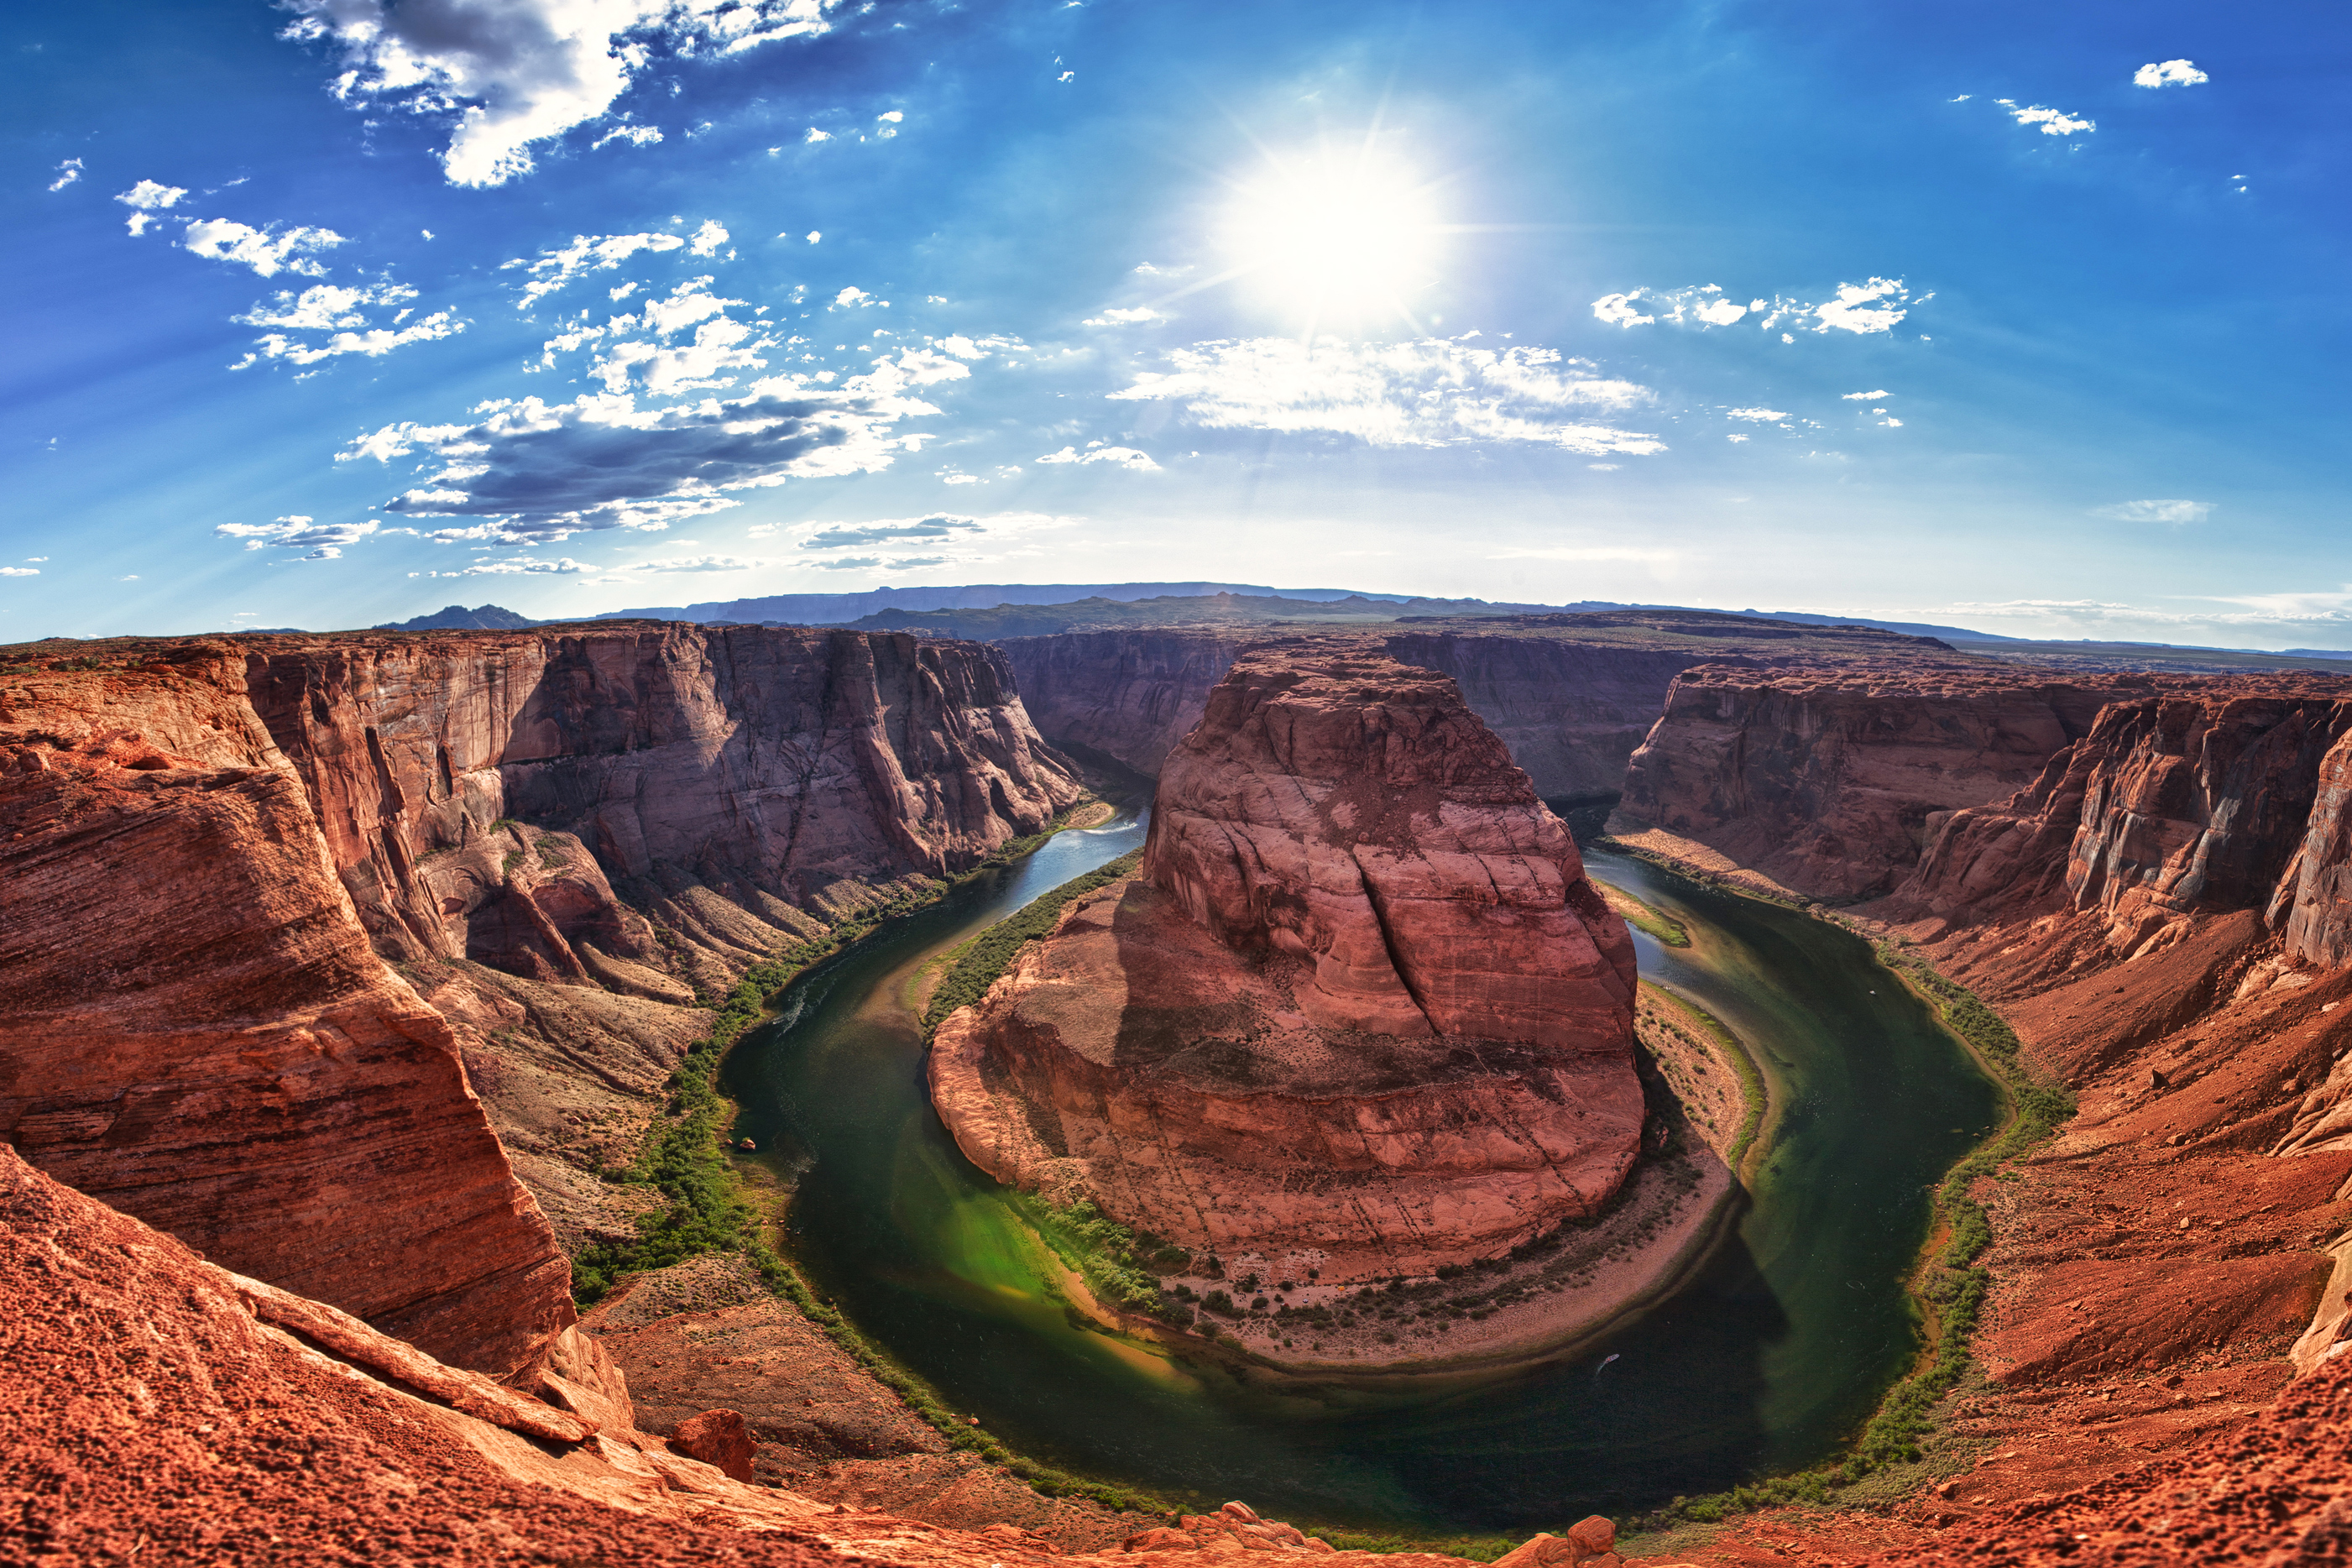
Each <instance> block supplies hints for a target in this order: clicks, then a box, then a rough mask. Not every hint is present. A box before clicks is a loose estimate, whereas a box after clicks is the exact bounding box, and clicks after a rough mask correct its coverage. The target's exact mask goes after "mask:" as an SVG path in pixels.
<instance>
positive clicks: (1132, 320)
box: [1081, 305, 1165, 327]
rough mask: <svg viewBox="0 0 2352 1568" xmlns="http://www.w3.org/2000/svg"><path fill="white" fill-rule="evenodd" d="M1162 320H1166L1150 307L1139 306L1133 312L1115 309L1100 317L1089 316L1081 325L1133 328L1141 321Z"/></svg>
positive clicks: (1106, 311)
mask: <svg viewBox="0 0 2352 1568" xmlns="http://www.w3.org/2000/svg"><path fill="white" fill-rule="evenodd" d="M1162 320H1165V318H1164V317H1162V316H1161V315H1160V312H1159V311H1157V310H1153V309H1152V308H1151V307H1150V306H1149V305H1138V306H1136V307H1135V308H1134V309H1133V310H1118V309H1113V310H1105V311H1104V312H1103V313H1102V314H1101V315H1099V316H1088V317H1087V319H1086V321H1084V322H1083V323H1081V324H1082V325H1085V326H1089V327H1131V326H1133V325H1135V324H1136V323H1137V322H1139V321H1162Z"/></svg>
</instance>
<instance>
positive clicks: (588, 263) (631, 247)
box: [500, 234, 686, 310]
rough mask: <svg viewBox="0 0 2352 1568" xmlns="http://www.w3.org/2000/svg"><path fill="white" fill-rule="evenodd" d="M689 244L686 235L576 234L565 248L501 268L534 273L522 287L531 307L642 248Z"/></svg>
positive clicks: (524, 306)
mask: <svg viewBox="0 0 2352 1568" xmlns="http://www.w3.org/2000/svg"><path fill="white" fill-rule="evenodd" d="M685 245H686V240H685V238H684V237H681V236H678V235H675V234H602V235H592V234H575V235H573V236H572V243H571V244H570V245H567V246H565V247H563V248H562V249H561V250H542V251H541V252H540V253H539V255H538V256H537V257H536V258H533V259H531V260H529V261H526V260H523V259H521V258H516V259H515V260H512V261H509V262H508V263H506V266H505V268H501V269H500V270H506V269H508V268H516V267H520V268H524V269H525V270H527V271H529V272H530V274H531V275H532V278H531V281H530V282H529V283H526V284H524V285H523V289H522V303H523V308H524V309H525V310H528V309H530V307H531V306H532V305H535V304H537V303H538V302H539V300H540V299H541V296H543V295H548V294H552V293H554V292H555V291H556V290H557V289H561V288H562V287H563V286H564V285H565V284H566V283H569V282H571V281H572V279H574V278H577V277H579V276H580V275H581V274H582V273H584V272H609V271H611V270H612V269H613V268H615V267H618V266H619V265H620V264H621V263H622V262H624V261H626V260H627V259H628V258H630V257H632V256H635V255H636V254H637V253H638V252H640V251H646V250H656V251H659V250H677V249H681V248H683V247H685Z"/></svg>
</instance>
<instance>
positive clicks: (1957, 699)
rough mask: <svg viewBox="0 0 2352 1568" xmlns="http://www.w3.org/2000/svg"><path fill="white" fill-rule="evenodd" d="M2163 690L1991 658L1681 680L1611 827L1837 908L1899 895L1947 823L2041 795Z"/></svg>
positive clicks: (1713, 672) (1744, 669) (2147, 683)
mask: <svg viewBox="0 0 2352 1568" xmlns="http://www.w3.org/2000/svg"><path fill="white" fill-rule="evenodd" d="M2152 689H2154V679H2153V678H2148V677H2135V676H2074V677H2067V678H2063V679H2061V678H2057V677H2053V676H2048V675H2043V674H2041V673H2038V672H2036V671H2033V670H2030V669H2020V668H2010V667H2004V666H2000V665H1995V664H1991V663H1990V662H1971V663H1959V662H1956V661H1950V660H1943V661H1935V660H1920V659H1910V660H1903V661H1899V662H1898V661H1894V660H1883V659H1882V660H1856V661H1852V662H1848V663H1842V664H1836V665H1827V664H1807V665H1800V666H1795V667H1791V668H1777V669H1776V668H1757V667H1755V666H1753V665H1736V666H1735V665H1723V664H1715V665H1702V666H1699V667H1696V668H1691V669H1687V670H1685V671H1684V672H1683V673H1682V674H1681V675H1680V676H1678V677H1677V678H1676V679H1675V683H1674V687H1673V689H1672V690H1671V691H1670V692H1669V693H1668V694H1667V697H1666V700H1665V706H1664V711H1663V712H1662V713H1661V714H1660V715H1659V717H1658V721H1657V723H1656V725H1655V726H1654V728H1653V729H1652V730H1651V731H1650V734H1649V736H1648V738H1647V739H1646V740H1644V741H1643V743H1642V745H1641V748H1640V749H1639V750H1638V751H1636V752H1633V756H1632V758H1631V759H1630V761H1629V762H1628V763H1627V765H1626V771H1625V786H1624V796H1623V799H1622V801H1621V802H1620V804H1619V806H1618V816H1617V818H1616V819H1615V820H1614V821H1613V822H1612V831H1621V832H1633V831H1638V830H1640V829H1643V828H1655V829H1664V830H1665V831H1666V832H1668V833H1671V834H1674V835H1675V836H1677V837H1684V838H1687V839H1690V840H1694V841H1696V842H1697V843H1699V844H1702V845H1704V846H1706V847H1707V848H1709V849H1712V850H1714V851H1716V852H1717V853H1719V854H1722V855H1724V856H1727V857H1728V858H1730V859H1732V860H1733V861H1736V862H1738V864H1739V865H1741V866H1743V867H1746V868H1750V869H1753V870H1756V871H1759V872H1761V873H1763V874H1764V875H1765V876H1768V877H1769V878H1771V879H1773V880H1775V881H1777V882H1779V883H1780V884H1781V885H1782V886H1784V887H1787V888H1790V889H1794V890H1796V891H1798V892H1801V893H1806V894H1810V895H1812V896H1814V897H1817V898H1822V899H1826V900H1832V901H1836V902H1853V901H1855V900H1862V899H1867V898H1873V897H1876V896H1879V895H1881V894H1885V893H1886V892H1889V891H1891V890H1892V889H1894V887H1895V884H1896V883H1898V882H1900V881H1902V880H1903V879H1904V878H1905V877H1906V876H1907V875H1908V874H1909V873H1910V871H1911V869H1912V868H1913V867H1914V866H1916V864H1917V863H1918V861H1919V859H1920V858H1921V856H1922V854H1923V853H1924V852H1925V851H1926V850H1927V847H1928V845H1929V844H1930V843H1931V842H1932V841H1933V840H1934V839H1935V837H1936V836H1937V833H1938V832H1939V831H1940V830H1941V828H1942V827H1943V826H1944V823H1945V820H1946V818H1947V817H1948V815H1949V814H1950V813H1952V812H1955V811H1958V810H1960V809H1962V808H1964V807H1968V806H1976V805H1985V804H1986V803H1988V802H1990V801H1995V800H1999V799H2001V798H2004V797H2005V796H2007V795H2011V794H2012V793H2013V792H2015V791H2017V790H2019V789H2021V788H2023V787H2025V786H2026V785H2028V784H2032V782H2033V781H2034V779H2035V778H2036V776H2037V775H2039V774H2040V773H2041V772H2042V767H2043V765H2044V764H2045V763H2048V762H2049V761H2050V759H2051V758H2052V757H2053V756H2055V755H2057V754H2058V752H2061V751H2062V750H2063V749H2064V748H2065V747H2066V746H2067V745H2068V744H2070V743H2071V742H2074V741H2075V740H2076V739H2078V738H2079V737H2081V736H2083V735H2084V734H2086V733H2088V732H2089V731H2090V729H2091V726H2092V722H2093V721H2094V720H2095V719H2096V718H2097V717H2098V715H2099V712H2100V710H2101V709H2102V708H2104V707H2105V705H2106V704H2107V703H2109V702H2111V701H2113V700H2116V699H2117V698H2126V697H2133V696H2139V695H2144V694H2146V693H2147V692H2149V691H2151V690H2152Z"/></svg>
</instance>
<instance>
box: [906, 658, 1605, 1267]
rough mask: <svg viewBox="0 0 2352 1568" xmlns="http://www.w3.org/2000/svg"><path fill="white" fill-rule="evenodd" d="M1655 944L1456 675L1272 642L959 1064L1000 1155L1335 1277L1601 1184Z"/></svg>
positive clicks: (1593, 1205)
mask: <svg viewBox="0 0 2352 1568" xmlns="http://www.w3.org/2000/svg"><path fill="white" fill-rule="evenodd" d="M1632 1036H1633V945H1632V941H1631V938H1630V936H1629V934H1628V933H1627V931H1626V930H1625V927H1624V923H1623V921H1622V920H1620V919H1619V918H1618V917H1617V916H1616V915H1615V914H1614V913H1613V912H1612V911H1611V910H1609V909H1608V908H1607V906H1606V905H1605V904H1604V903H1603V902H1602V901H1601V898H1600V896H1599V894H1598V893H1597V892H1596V891H1595V890H1594V889H1593V888H1592V887H1591V884H1590V883H1589V882H1588V881H1587V880H1586V879H1585V878H1584V874H1583V868H1582V864H1581V861H1580V858H1579V857H1578V855H1577V852H1576V847H1575V845H1574V844H1573V842H1572V841H1571V840H1570V837H1569V836H1568V833H1567V830H1566V828H1565V827H1563V826H1561V825H1560V823H1559V820H1558V819H1557V818H1556V817H1554V816H1552V815H1551V814H1550V813H1549V811H1547V810H1546V809H1545V808H1544V806H1543V805H1542V803H1541V802H1540V801H1538V799H1537V798H1536V796H1535V794H1534V791H1533V789H1532V787H1531V786H1530V785H1529V784H1528V779H1527V775H1526V774H1525V773H1523V772H1521V771H1520V770H1519V769H1518V768H1517V767H1516V766H1514V765H1513V764H1512V763H1511V762H1510V759H1509V757H1508V756H1507V753H1506V752H1504V749H1503V747H1502V744H1501V742H1499V741H1497V740H1496V738H1495V736H1494V734H1493V732H1492V731H1489V730H1487V729H1486V726H1485V725H1484V724H1482V723H1480V722H1479V721H1478V719H1477V717H1476V716H1475V714H1473V713H1471V712H1470V711H1469V710H1468V709H1467V708H1466V707H1465V705H1464V704H1463V702H1462V700H1461V696H1460V693H1459V691H1458V690H1457V689H1456V688H1455V687H1454V683H1453V682H1452V681H1451V680H1448V679H1445V678H1444V677H1442V676H1439V675H1435V674H1433V673H1432V672H1430V671H1427V670H1421V669H1413V668H1407V667H1405V666H1402V665H1399V664H1397V663H1395V662H1394V661H1392V660H1390V659H1386V658H1380V657H1378V656H1371V655H1362V654H1351V653H1344V652H1338V653H1335V652H1333V651H1332V650H1331V649H1329V648H1328V647H1324V646H1321V645H1318V644H1304V645H1294V646H1292V647H1287V648H1286V647H1279V646H1276V647H1266V648H1262V649H1259V650H1257V651H1255V652H1254V653H1253V654H1251V655H1250V656H1249V657H1247V658H1244V659H1243V660H1242V662H1240V663H1239V664H1237V665H1236V666H1235V667H1234V669H1233V670H1232V671H1231V672H1230V673H1229V674H1228V675H1227V676H1226V677H1225V679H1223V681H1222V682H1221V683H1220V684H1219V685H1218V687H1217V688H1216V689H1215V690H1214V692H1213V694H1212V696H1211V699H1210V701H1209V703H1208V705H1207V709H1206V712H1205V714H1204V716H1203V718H1202V721H1201V724H1200V726H1199V727H1198V729H1196V730H1195V731H1194V732H1193V733H1192V735H1191V736H1190V737H1188V738H1187V739H1186V741H1185V742H1184V743H1183V744H1182V745H1181V747H1179V748H1178V750H1177V751H1176V752H1175V753H1174V754H1172V755H1171V757H1170V759H1169V761H1168V764H1167V767H1166V769H1165V770H1164V771H1163V773H1162V774H1161V778H1160V789H1159V794H1158V797H1157V801H1156V805H1155V815H1154V817H1153V821H1152V828H1151V836H1150V842H1149V845H1148V847H1147V851H1146V855H1145V860H1144V868H1143V871H1142V874H1141V875H1139V876H1138V877H1135V878H1132V879H1127V880H1123V881H1119V882H1115V883H1112V884H1110V885H1109V886H1108V887H1106V888H1104V889H1099V890H1098V891H1097V892H1095V893H1092V894H1089V895H1087V896H1086V897H1084V898H1081V899H1079V900H1076V901H1075V902H1074V903H1073V904H1072V905H1071V906H1070V907H1069V908H1068V909H1067V910H1066V911H1065V913H1064V915H1063V917H1062V920H1061V921H1060V923H1059V925H1058V926H1057V927H1056V928H1055V931H1054V932H1053V934H1052V935H1051V936H1050V937H1049V938H1048V939H1046V940H1045V941H1044V942H1039V943H1037V944H1035V945H1034V946H1033V947H1032V948H1030V949H1029V950H1027V951H1026V952H1024V954H1023V955H1022V957H1021V958H1020V959H1019V960H1018V962H1017V963H1016V965H1015V967H1014V969H1013V972H1012V973H1010V974H1008V975H1007V976H1006V977H1005V978H1004V979H1003V980H1002V981H1000V982H999V983H998V984H997V985H996V987H995V988H993V989H992V991H991V993H990V994H989V996H988V997H987V998H986V999H985V1001H984V1002H983V1003H982V1005H980V1006H978V1007H975V1008H967V1009H964V1010H962V1011H961V1012H959V1013H957V1014H956V1015H954V1016H951V1017H950V1019H949V1020H948V1021H947V1022H946V1023H945V1024H944V1025H942V1026H941V1027H940V1031H939V1034H938V1037H937V1040H936V1043H935V1047H934V1050H933V1053H932V1058H931V1068H930V1074H931V1084H932V1089H933V1095H934V1099H935V1101H936V1102H937V1104H938V1105H939V1108H940V1114H941V1115H942V1117H943V1118H945V1120H946V1121H947V1122H948V1125H949V1126H950V1129H951V1130H952V1131H953V1132H954V1134H955V1136H956V1139H957V1142H959V1143H960V1144H961V1146H962V1147H963V1149H964V1151H965V1152H966V1153H967V1154H969V1155H970V1156H971V1158H972V1159H973V1160H974V1161H975V1163H979V1164H980V1165H981V1166H982V1168H983V1169H986V1170H988V1171H990V1172H991V1173H993V1174H995V1175H996V1176H997V1177H999V1179H1001V1180H1003V1181H1006V1182H1009V1183H1013V1184H1018V1185H1022V1186H1025V1187H1032V1188H1035V1187H1040V1186H1043V1187H1046V1188H1049V1189H1053V1190H1056V1191H1059V1190H1062V1189H1066V1188H1072V1187H1075V1188H1076V1189H1078V1190H1083V1191H1085V1192H1087V1193H1089V1194H1093V1195H1094V1197H1095V1199H1096V1201H1097V1202H1098V1203H1099V1204H1101V1205H1102V1206H1103V1207H1104V1208H1105V1209H1107V1210H1108V1211H1109V1212H1110V1213H1112V1214H1114V1215H1117V1216H1118V1217H1119V1218H1120V1219H1122V1220H1124V1221H1126V1222H1127V1223H1129V1224H1130V1225H1134V1226H1139V1227H1142V1228H1144V1229H1147V1230H1150V1231H1152V1232H1155V1233H1157V1234H1159V1235H1161V1236H1163V1237H1171V1238H1173V1239H1175V1240H1177V1241H1179V1242H1181V1243H1182V1244H1184V1245H1186V1246H1188V1247H1196V1248H1206V1249H1210V1250H1213V1251H1215V1252H1217V1253H1219V1254H1223V1255H1240V1254H1244V1253H1252V1252H1263V1253H1265V1254H1266V1255H1267V1256H1269V1257H1273V1256H1275V1255H1277V1254H1278V1255H1282V1256H1285V1257H1295V1258H1296V1259H1297V1268H1298V1271H1299V1272H1301V1273H1304V1272H1306V1271H1307V1269H1308V1268H1313V1269H1315V1270H1316V1272H1317V1273H1318V1275H1319V1277H1320V1278H1321V1279H1323V1280H1324V1281H1325V1282H1327V1283H1340V1282H1346V1281H1349V1280H1360V1279H1373V1278H1379V1277H1381V1276H1388V1275H1395V1274H1427V1273H1430V1272H1432V1271H1433V1270H1434V1269H1435V1268H1438V1267H1439V1266H1441V1265H1444V1264H1446V1263H1453V1262H1466V1261H1469V1260H1472V1259H1475V1258H1487V1257H1493V1256H1496V1255H1498V1254H1500V1253H1502V1252H1504V1251H1507V1249H1508V1248H1510V1247H1513V1246H1514V1245H1516V1244H1517V1243H1519V1242H1521V1241H1524V1240H1526V1239H1528V1237H1533V1236H1535V1235H1538V1234H1539V1233H1541V1232H1544V1231H1546V1230H1549V1229H1550V1228H1551V1227H1553V1226H1557V1225H1559V1223H1561V1222H1562V1221H1564V1220H1568V1219H1572V1218H1578V1217H1581V1216H1585V1215H1591V1213H1593V1212H1594V1211H1595V1210H1596V1209H1597V1208H1598V1207H1599V1206H1600V1205H1601V1204H1602V1203H1604V1202H1605V1201H1606V1200H1607V1199H1608V1198H1609V1196H1610V1195H1611V1194H1612V1193H1614V1192H1615V1191H1616V1189H1617V1187H1618V1186H1619V1185H1620V1184H1622V1181H1623V1180H1624V1178H1625V1175H1626V1173H1627V1172H1628V1171H1629V1170H1630V1169H1631V1167H1632V1164H1633V1156H1634V1153H1635V1151H1636V1148H1637V1146H1638V1142H1639V1137H1640V1132H1641V1127H1642V1121H1643V1100H1642V1091H1641V1089H1640V1086H1639V1084H1638V1082H1637V1081H1636V1080H1635V1078H1634V1076H1633V1068H1632Z"/></svg>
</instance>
